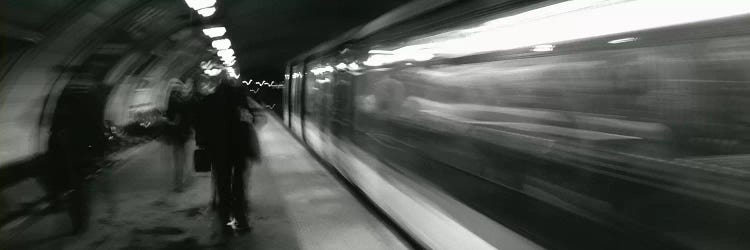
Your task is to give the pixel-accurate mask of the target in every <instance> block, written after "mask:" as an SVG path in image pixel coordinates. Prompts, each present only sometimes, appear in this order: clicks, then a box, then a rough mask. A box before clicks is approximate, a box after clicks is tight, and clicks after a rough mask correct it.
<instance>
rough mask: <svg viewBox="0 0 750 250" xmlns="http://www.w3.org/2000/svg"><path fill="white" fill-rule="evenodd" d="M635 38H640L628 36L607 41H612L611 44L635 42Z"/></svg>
mask: <svg viewBox="0 0 750 250" xmlns="http://www.w3.org/2000/svg"><path fill="white" fill-rule="evenodd" d="M635 40H638V38H635V37H626V38H621V39H615V40H612V41H609V42H607V43H611V44H618V43H629V42H633V41H635Z"/></svg>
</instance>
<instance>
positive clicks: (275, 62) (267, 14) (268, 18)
mask: <svg viewBox="0 0 750 250" xmlns="http://www.w3.org/2000/svg"><path fill="white" fill-rule="evenodd" d="M219 2H220V3H221V4H222V6H221V7H220V9H221V11H222V12H223V13H221V15H223V16H222V17H221V18H220V19H221V20H222V21H223V22H224V23H225V25H226V26H227V29H228V33H229V36H230V37H231V39H232V43H233V47H234V49H235V51H236V52H237V54H238V55H237V60H238V63H239V64H240V67H241V69H240V71H241V73H242V74H243V75H248V76H251V77H264V78H265V77H268V78H272V77H280V73H281V72H283V71H282V70H283V66H284V64H285V63H286V61H287V60H289V59H292V58H293V57H295V56H296V55H298V54H301V53H303V52H305V51H307V50H309V49H311V48H313V47H315V46H316V45H318V44H321V43H323V42H325V41H327V40H330V39H332V38H335V37H337V36H338V35H340V34H342V33H344V32H346V31H348V30H350V29H352V28H354V27H357V26H359V25H363V24H365V23H367V22H368V21H371V20H373V19H375V18H377V17H378V16H380V15H382V14H384V13H386V12H388V11H389V10H392V9H393V8H396V7H398V6H400V5H402V4H404V3H406V2H408V0H369V1H364V0H363V1H354V0H348V1H347V0H253V1H247V0H223V1H222V0H220V1H219ZM276 75H278V76H276Z"/></svg>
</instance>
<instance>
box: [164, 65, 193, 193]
mask: <svg viewBox="0 0 750 250" xmlns="http://www.w3.org/2000/svg"><path fill="white" fill-rule="evenodd" d="M170 85H172V87H173V90H172V91H171V93H170V95H169V104H168V105H167V114H166V118H167V121H168V123H169V126H168V129H167V131H166V141H167V143H168V144H170V146H172V165H173V167H174V191H175V192H182V190H183V188H184V185H185V174H184V173H185V168H186V164H185V163H186V161H185V160H186V152H185V150H186V147H185V146H186V144H187V141H188V140H189V139H190V132H191V131H190V124H189V122H190V119H189V110H188V109H189V106H190V92H191V90H192V83H191V81H188V82H187V83H184V84H183V83H182V82H180V80H178V79H172V80H170Z"/></svg>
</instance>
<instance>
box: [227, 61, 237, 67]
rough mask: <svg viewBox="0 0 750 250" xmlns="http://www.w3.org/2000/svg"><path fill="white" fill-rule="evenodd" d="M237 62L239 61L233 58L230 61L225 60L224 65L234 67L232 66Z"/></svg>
mask: <svg viewBox="0 0 750 250" xmlns="http://www.w3.org/2000/svg"><path fill="white" fill-rule="evenodd" d="M236 62H237V61H235V60H231V61H228V62H224V66H227V67H232V66H234V63H236Z"/></svg>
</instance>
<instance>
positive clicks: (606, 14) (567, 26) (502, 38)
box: [365, 0, 750, 66]
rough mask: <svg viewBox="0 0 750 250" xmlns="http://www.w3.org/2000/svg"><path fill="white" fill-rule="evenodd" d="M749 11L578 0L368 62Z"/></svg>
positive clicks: (673, 2) (732, 3) (716, 0)
mask: <svg viewBox="0 0 750 250" xmlns="http://www.w3.org/2000/svg"><path fill="white" fill-rule="evenodd" d="M748 13H750V1H747V0H712V1H700V0H691V1H684V0H658V1H654V0H573V1H568V2H563V3H558V4H554V5H550V6H546V7H542V8H539V9H535V10H530V11H527V12H523V13H520V14H517V15H513V16H509V17H503V18H499V19H496V20H492V21H489V22H486V23H484V24H482V25H480V26H478V27H474V28H470V29H462V30H454V31H450V32H446V33H443V34H439V35H436V36H433V37H429V38H426V39H420V41H425V40H431V42H427V43H418V44H412V45H408V46H405V47H401V48H399V49H396V50H393V51H391V52H390V54H389V53H384V52H387V51H378V50H376V51H371V53H372V52H376V53H377V54H374V55H371V56H370V58H369V59H368V60H367V61H366V62H365V64H366V65H370V66H379V65H383V64H387V63H392V62H396V61H402V60H407V59H410V58H411V57H413V55H420V53H421V55H442V56H446V57H451V56H462V55H470V54H476V53H482V52H489V51H499V50H509V49H516V48H522V47H528V46H534V45H538V44H545V45H546V44H549V45H554V43H559V42H564V41H571V40H576V39H583V38H591V37H600V36H606V35H613V34H619V33H625V32H632V31H638V30H646V29H653V28H660V27H667V26H674V25H680V24H687V23H693V22H700V21H707V20H713V19H719V18H724V17H731V16H737V15H742V14H748ZM427 57H428V56H424V58H427ZM424 58H422V59H424ZM427 60H429V59H427Z"/></svg>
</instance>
